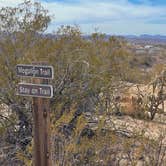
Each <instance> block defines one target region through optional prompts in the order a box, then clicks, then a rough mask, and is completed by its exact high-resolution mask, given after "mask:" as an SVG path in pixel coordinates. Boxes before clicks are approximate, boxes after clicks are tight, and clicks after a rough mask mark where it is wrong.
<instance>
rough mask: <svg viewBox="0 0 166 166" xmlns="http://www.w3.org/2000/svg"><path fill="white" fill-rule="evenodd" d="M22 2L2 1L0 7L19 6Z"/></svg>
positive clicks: (13, 0) (21, 0)
mask: <svg viewBox="0 0 166 166" xmlns="http://www.w3.org/2000/svg"><path fill="white" fill-rule="evenodd" d="M22 2H23V0H0V7H5V6H16V5H17V4H19V3H22Z"/></svg>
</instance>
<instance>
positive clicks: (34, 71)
mask: <svg viewBox="0 0 166 166" xmlns="http://www.w3.org/2000/svg"><path fill="white" fill-rule="evenodd" d="M16 74H17V76H19V77H25V78H26V77H31V78H33V81H34V83H33V84H32V83H19V84H18V89H17V95H20V96H27V97H33V137H34V152H33V163H34V164H33V165H34V166H51V158H50V156H51V155H50V147H51V145H50V100H49V98H52V97H53V87H52V85H48V79H53V78H54V70H53V67H52V66H45V65H44V66H42V65H17V66H16Z"/></svg>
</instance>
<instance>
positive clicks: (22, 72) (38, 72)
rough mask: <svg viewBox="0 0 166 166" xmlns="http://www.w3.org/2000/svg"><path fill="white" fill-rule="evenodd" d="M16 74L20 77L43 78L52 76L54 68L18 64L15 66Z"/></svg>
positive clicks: (51, 77)
mask: <svg viewBox="0 0 166 166" xmlns="http://www.w3.org/2000/svg"><path fill="white" fill-rule="evenodd" d="M16 74H17V76H20V77H34V78H43V79H53V78H54V70H53V67H52V66H40V65H22V64H19V65H17V66H16Z"/></svg>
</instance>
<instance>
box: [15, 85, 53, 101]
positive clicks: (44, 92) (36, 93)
mask: <svg viewBox="0 0 166 166" xmlns="http://www.w3.org/2000/svg"><path fill="white" fill-rule="evenodd" d="M18 95H20V96H32V97H42V98H52V97H53V87H52V85H43V84H27V83H19V84H18Z"/></svg>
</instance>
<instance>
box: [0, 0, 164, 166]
mask: <svg viewBox="0 0 166 166" xmlns="http://www.w3.org/2000/svg"><path fill="white" fill-rule="evenodd" d="M50 21H51V17H50V16H49V13H48V11H47V10H45V9H44V8H43V7H42V5H41V4H40V3H36V2H35V3H32V2H30V1H24V3H22V4H20V5H19V6H18V7H14V8H13V7H5V8H2V9H0V165H4V166H5V165H7V166H8V165H9V166H10V165H12V166H15V165H16V166H18V165H25V166H26V165H27V166H29V165H32V158H33V150H32V149H33V136H32V124H33V118H32V99H31V98H29V97H20V96H17V95H16V89H17V84H18V83H19V81H20V78H18V77H17V76H16V73H15V66H16V65H17V64H31V63H33V62H43V61H45V62H47V63H48V64H49V65H52V66H53V67H54V80H53V81H52V85H53V87H54V96H53V98H52V99H51V126H50V127H51V134H52V135H51V144H52V146H51V158H52V163H53V165H58V166H70V165H79V166H81V165H82V166H84V165H87V166H101V165H103V166H113V165H117V166H118V165H120V166H125V165H126V166H128V165H132V166H141V165H142V166H146V165H151V166H164V164H165V163H166V145H165V142H166V137H165V135H166V123H165V119H166V118H165V115H166V113H165V112H166V110H165V109H166V105H165V101H166V66H165V64H164V63H163V61H162V63H161V64H160V63H159V62H160V61H159V62H158V64H156V63H154V61H153V60H152V59H153V57H149V55H148V56H146V54H145V55H141V56H139V57H138V56H137V55H136V54H135V53H134V52H133V51H132V50H131V48H130V45H129V44H128V42H127V41H126V40H125V39H124V38H119V37H116V36H111V37H109V39H107V38H106V35H105V34H102V33H98V32H94V33H93V34H91V35H90V37H88V38H86V37H84V35H83V34H82V32H81V31H80V28H79V26H61V27H59V29H58V30H57V31H56V32H54V33H53V34H46V33H45V31H46V29H47V27H48V25H49V23H50ZM163 47H164V46H163ZM165 51H166V50H164V51H163V55H162V56H161V55H160V56H161V57H164V56H165ZM156 56H157V55H156ZM163 59H164V58H163ZM165 62H166V61H165ZM149 64H150V65H149ZM142 65H144V66H143V67H142ZM145 67H146V69H149V70H145V69H144V70H143V68H145ZM161 119H162V120H161Z"/></svg>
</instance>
